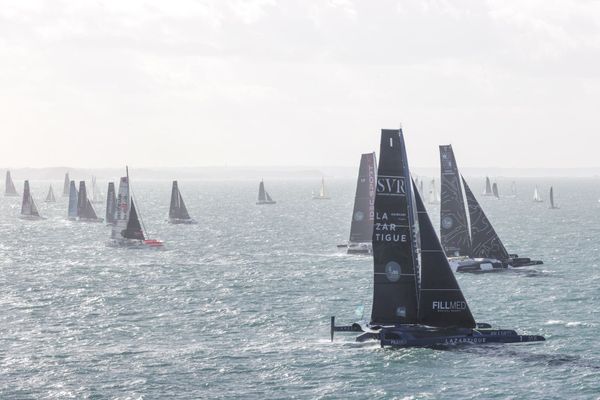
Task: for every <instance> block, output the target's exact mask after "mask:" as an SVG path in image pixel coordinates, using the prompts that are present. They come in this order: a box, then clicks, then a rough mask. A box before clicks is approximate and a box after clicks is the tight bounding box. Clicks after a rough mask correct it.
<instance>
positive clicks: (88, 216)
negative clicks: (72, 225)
mask: <svg viewBox="0 0 600 400" xmlns="http://www.w3.org/2000/svg"><path fill="white" fill-rule="evenodd" d="M77 220H78V221H82V222H102V221H104V219H102V218H98V215H96V210H94V206H93V205H92V202H91V200H90V199H89V198H88V197H87V189H86V187H85V181H80V182H79V198H78V200H77Z"/></svg>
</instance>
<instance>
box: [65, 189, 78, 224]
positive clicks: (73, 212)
mask: <svg viewBox="0 0 600 400" xmlns="http://www.w3.org/2000/svg"><path fill="white" fill-rule="evenodd" d="M78 206H79V193H78V192H77V188H76V187H75V181H71V182H70V183H69V209H68V212H67V217H68V218H69V219H70V220H75V219H77V209H78Z"/></svg>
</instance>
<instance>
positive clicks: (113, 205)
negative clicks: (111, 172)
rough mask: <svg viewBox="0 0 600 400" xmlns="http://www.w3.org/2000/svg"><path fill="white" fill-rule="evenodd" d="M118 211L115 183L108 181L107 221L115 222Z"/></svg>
mask: <svg viewBox="0 0 600 400" xmlns="http://www.w3.org/2000/svg"><path fill="white" fill-rule="evenodd" d="M116 213H117V196H116V194H115V183H114V182H109V183H108V190H107V193H106V222H107V223H109V224H113V223H114V222H115V220H116Z"/></svg>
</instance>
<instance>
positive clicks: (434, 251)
mask: <svg viewBox="0 0 600 400" xmlns="http://www.w3.org/2000/svg"><path fill="white" fill-rule="evenodd" d="M414 185H415V184H414V182H413V187H414V192H415V199H416V205H417V216H418V221H419V236H420V242H421V290H420V296H419V323H421V324H423V325H428V326H435V327H462V328H474V327H475V319H474V318H473V314H471V310H469V306H468V304H467V301H466V300H465V297H464V295H463V293H462V291H461V290H460V287H459V286H458V282H457V281H456V278H455V277H454V273H453V272H452V270H451V269H450V265H449V264H448V258H447V257H446V254H445V253H444V250H443V249H442V245H441V244H440V241H439V239H438V237H437V235H436V233H435V230H434V229H433V225H432V224H431V220H430V219H429V215H427V210H426V209H425V205H424V204H423V200H422V199H421V196H420V195H419V193H418V192H417V190H416V187H415V186H414Z"/></svg>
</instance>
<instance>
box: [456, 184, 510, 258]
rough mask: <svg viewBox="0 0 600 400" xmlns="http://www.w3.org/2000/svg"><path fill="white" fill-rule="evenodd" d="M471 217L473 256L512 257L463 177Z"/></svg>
mask: <svg viewBox="0 0 600 400" xmlns="http://www.w3.org/2000/svg"><path fill="white" fill-rule="evenodd" d="M461 178H462V177H461ZM462 181H463V185H464V187H465V194H466V197H467V204H468V206H469V216H470V217H471V241H472V246H471V254H470V256H471V258H495V259H496V260H500V261H506V260H508V259H509V258H510V256H509V254H508V251H506V248H505V247H504V244H503V243H502V240H500V237H499V236H498V234H497V233H496V231H495V230H494V227H493V226H492V223H491V222H490V221H489V220H488V218H487V216H486V215H485V213H484V212H483V209H482V208H481V206H480V205H479V202H477V199H476V198H475V195H474V194H473V192H472V191H471V188H469V185H467V181H465V179H464V178H462Z"/></svg>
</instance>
